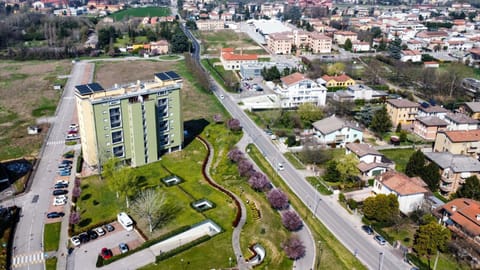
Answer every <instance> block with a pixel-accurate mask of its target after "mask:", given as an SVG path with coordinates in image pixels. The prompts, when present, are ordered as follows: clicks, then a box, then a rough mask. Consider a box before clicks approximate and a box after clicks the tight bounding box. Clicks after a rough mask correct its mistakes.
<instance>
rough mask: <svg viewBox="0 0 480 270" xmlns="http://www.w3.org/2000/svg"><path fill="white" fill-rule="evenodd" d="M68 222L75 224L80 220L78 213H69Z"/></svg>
mask: <svg viewBox="0 0 480 270" xmlns="http://www.w3.org/2000/svg"><path fill="white" fill-rule="evenodd" d="M69 221H70V224H73V225H77V224H78V223H79V222H80V213H78V212H76V211H74V212H72V213H71V214H70V220H69Z"/></svg>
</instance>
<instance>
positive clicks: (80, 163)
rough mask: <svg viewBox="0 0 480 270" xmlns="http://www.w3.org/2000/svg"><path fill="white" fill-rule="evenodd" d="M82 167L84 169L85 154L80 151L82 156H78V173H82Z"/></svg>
mask: <svg viewBox="0 0 480 270" xmlns="http://www.w3.org/2000/svg"><path fill="white" fill-rule="evenodd" d="M82 167H83V152H82V151H80V155H79V156H78V159H77V173H81V172H82Z"/></svg>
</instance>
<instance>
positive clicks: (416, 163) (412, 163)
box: [405, 149, 425, 177]
mask: <svg viewBox="0 0 480 270" xmlns="http://www.w3.org/2000/svg"><path fill="white" fill-rule="evenodd" d="M424 167H425V155H424V154H423V153H422V151H420V149H419V150H417V152H415V153H413V155H412V156H411V157H410V159H409V160H408V163H407V166H406V167H405V174H406V175H408V176H410V177H412V176H419V175H421V173H422V171H423V169H424Z"/></svg>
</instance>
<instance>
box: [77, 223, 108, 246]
mask: <svg viewBox="0 0 480 270" xmlns="http://www.w3.org/2000/svg"><path fill="white" fill-rule="evenodd" d="M114 230H115V227H113V225H112V224H106V225H104V226H103V227H97V228H95V229H92V230H88V231H86V232H83V233H81V234H79V235H75V236H72V238H70V242H72V244H73V245H74V246H79V245H80V244H84V243H87V242H89V241H90V240H95V239H97V238H98V237H99V236H104V235H105V234H106V233H107V232H113V231H114Z"/></svg>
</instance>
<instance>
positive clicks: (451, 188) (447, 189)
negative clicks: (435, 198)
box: [440, 184, 453, 192]
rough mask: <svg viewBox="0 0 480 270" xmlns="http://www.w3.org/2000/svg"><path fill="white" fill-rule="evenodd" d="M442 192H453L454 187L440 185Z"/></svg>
mask: <svg viewBox="0 0 480 270" xmlns="http://www.w3.org/2000/svg"><path fill="white" fill-rule="evenodd" d="M440 190H442V191H444V192H451V191H452V190H453V185H444V184H441V185H440Z"/></svg>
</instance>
